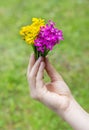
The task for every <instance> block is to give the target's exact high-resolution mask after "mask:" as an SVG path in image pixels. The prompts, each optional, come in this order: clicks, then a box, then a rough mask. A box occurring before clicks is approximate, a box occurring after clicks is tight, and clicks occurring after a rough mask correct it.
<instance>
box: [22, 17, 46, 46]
mask: <svg viewBox="0 0 89 130" xmlns="http://www.w3.org/2000/svg"><path fill="white" fill-rule="evenodd" d="M41 26H45V22H44V19H40V18H39V19H38V18H32V24H31V25H28V26H25V27H22V28H21V30H20V35H22V37H23V39H24V40H25V41H26V42H27V43H28V44H34V40H35V39H36V37H37V35H38V33H39V31H40V27H41Z"/></svg>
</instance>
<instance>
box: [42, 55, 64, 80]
mask: <svg viewBox="0 0 89 130" xmlns="http://www.w3.org/2000/svg"><path fill="white" fill-rule="evenodd" d="M44 61H45V69H46V72H47V74H48V75H49V77H50V78H51V81H52V82H54V81H59V80H62V77H61V76H60V75H59V74H58V72H57V71H56V70H55V68H54V67H53V66H52V65H51V64H50V62H49V60H48V58H47V57H46V58H45V60H44Z"/></svg>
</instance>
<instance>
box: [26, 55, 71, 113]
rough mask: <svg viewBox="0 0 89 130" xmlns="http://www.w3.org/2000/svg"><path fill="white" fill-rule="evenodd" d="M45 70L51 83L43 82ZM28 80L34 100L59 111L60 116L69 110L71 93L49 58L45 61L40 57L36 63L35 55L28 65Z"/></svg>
mask: <svg viewBox="0 0 89 130" xmlns="http://www.w3.org/2000/svg"><path fill="white" fill-rule="evenodd" d="M44 69H45V70H46V72H47V74H48V75H49V77H50V79H51V82H50V83H45V82H44V81H43V75H44ZM27 78H28V82H29V86H30V93H31V97H32V98H33V99H36V100H39V101H40V102H42V103H44V104H45V105H47V106H48V107H49V108H51V109H53V110H54V111H56V112H57V111H59V112H60V114H61V113H62V112H63V111H64V110H66V109H67V108H68V106H69V104H70V100H71V92H70V90H69V88H68V86H67V85H66V83H65V82H64V80H63V79H62V77H61V76H60V75H59V74H58V73H57V71H56V70H55V69H54V68H53V66H52V65H51V64H50V63H49V61H48V59H47V58H45V60H44V61H43V59H42V57H40V58H39V59H38V60H37V61H35V58H34V55H32V56H31V58H30V62H29V65H28V70H27Z"/></svg>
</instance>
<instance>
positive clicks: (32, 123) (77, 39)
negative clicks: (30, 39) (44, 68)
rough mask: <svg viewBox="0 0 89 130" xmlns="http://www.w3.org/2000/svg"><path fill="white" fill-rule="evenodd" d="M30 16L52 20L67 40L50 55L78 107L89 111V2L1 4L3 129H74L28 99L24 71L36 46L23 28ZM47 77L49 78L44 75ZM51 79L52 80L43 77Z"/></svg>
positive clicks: (0, 112) (12, 0) (54, 0)
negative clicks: (29, 42)
mask: <svg viewBox="0 0 89 130" xmlns="http://www.w3.org/2000/svg"><path fill="white" fill-rule="evenodd" d="M32 17H37V18H44V19H45V20H46V21H47V20H49V19H51V20H53V21H54V22H56V26H57V27H58V28H60V29H62V30H63V35H64V41H62V42H61V43H60V45H57V46H55V48H54V50H53V51H52V52H50V53H49V59H50V62H51V63H52V64H53V66H54V67H55V68H56V70H57V71H58V72H59V73H60V74H61V75H62V77H63V78H64V80H65V82H66V83H67V84H68V86H69V88H70V90H71V92H72V94H73V95H74V97H75V99H76V100H77V101H78V102H79V104H80V105H81V106H82V107H83V108H84V109H85V110H86V111H87V112H89V1H88V0H66V1H65V0H50V1H48V0H39V1H37V0H33V1H32V0H7V1H6V0H3V1H0V30H1V31H0V130H72V128H71V127H70V126H69V125H68V124H67V123H66V122H65V121H64V120H62V119H61V118H60V117H59V116H58V115H57V114H55V113H54V112H52V111H51V110H49V109H48V108H47V107H46V106H44V105H43V104H41V103H39V102H37V101H34V100H33V99H31V97H30V93H29V87H28V83H27V78H26V71H27V66H28V62H29V57H30V54H31V53H32V52H33V50H32V48H31V47H30V46H28V45H26V43H25V42H24V41H23V40H22V39H21V37H20V35H19V30H20V28H21V27H22V26H24V25H28V24H30V23H31V19H32ZM45 77H46V74H45ZM45 80H46V81H48V80H49V79H48V77H46V78H45Z"/></svg>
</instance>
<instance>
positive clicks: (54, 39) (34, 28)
mask: <svg viewBox="0 0 89 130" xmlns="http://www.w3.org/2000/svg"><path fill="white" fill-rule="evenodd" d="M20 35H21V36H22V37H23V39H24V40H25V41H26V42H27V43H28V44H31V45H32V47H33V49H34V53H35V57H36V59H37V58H38V57H39V56H44V57H45V56H46V55H47V54H48V52H49V51H51V50H52V49H53V47H54V46H55V45H56V44H59V43H60V40H63V33H62V30H59V29H58V28H56V27H55V23H54V22H52V21H51V20H49V21H48V23H47V24H45V21H44V19H40V18H39V19H38V18H33V19H32V24H31V25H28V26H25V27H22V28H21V30H20Z"/></svg>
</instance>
